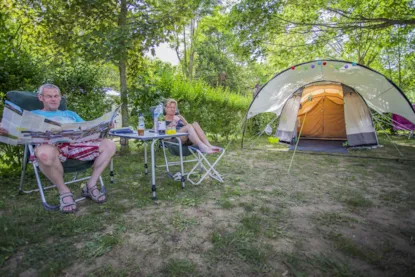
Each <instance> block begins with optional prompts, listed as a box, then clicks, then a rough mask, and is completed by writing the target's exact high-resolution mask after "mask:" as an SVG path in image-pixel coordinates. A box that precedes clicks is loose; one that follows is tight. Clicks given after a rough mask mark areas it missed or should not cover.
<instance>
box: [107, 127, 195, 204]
mask: <svg viewBox="0 0 415 277" xmlns="http://www.w3.org/2000/svg"><path fill="white" fill-rule="evenodd" d="M110 135H111V136H114V137H120V138H125V139H136V140H141V141H143V142H144V170H145V173H146V174H147V168H148V166H147V144H146V143H147V142H148V141H151V148H150V149H151V191H152V198H153V200H156V199H157V195H156V190H157V187H156V159H155V154H154V144H155V143H156V142H157V141H159V140H162V139H169V138H176V140H177V142H178V145H179V152H180V155H179V156H180V174H181V182H182V188H184V186H185V185H184V182H185V176H184V169H183V154H182V153H183V152H182V143H181V140H180V137H184V136H187V135H188V134H187V133H176V134H173V135H168V134H158V133H154V132H151V131H150V130H146V131H145V132H144V135H143V136H139V135H138V134H137V132H136V131H135V132H133V133H117V130H116V129H113V130H111V131H110Z"/></svg>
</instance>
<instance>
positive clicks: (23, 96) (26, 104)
mask: <svg viewBox="0 0 415 277" xmlns="http://www.w3.org/2000/svg"><path fill="white" fill-rule="evenodd" d="M6 97H7V99H8V100H9V101H10V102H13V103H14V104H16V105H17V106H19V107H20V108H22V109H23V110H27V111H33V110H41V109H43V103H42V102H40V101H39V99H38V98H37V93H33V92H28V91H16V90H15V91H9V92H7V94H6ZM66 105H67V101H66V98H65V97H62V98H61V103H60V105H59V110H63V111H64V110H66Z"/></svg>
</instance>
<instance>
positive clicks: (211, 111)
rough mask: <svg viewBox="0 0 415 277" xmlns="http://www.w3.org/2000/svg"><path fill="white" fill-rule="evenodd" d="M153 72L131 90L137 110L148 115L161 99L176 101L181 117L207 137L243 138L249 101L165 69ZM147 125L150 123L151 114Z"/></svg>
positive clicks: (247, 98)
mask: <svg viewBox="0 0 415 277" xmlns="http://www.w3.org/2000/svg"><path fill="white" fill-rule="evenodd" d="M154 70H155V71H154V72H153V73H152V74H148V75H147V76H146V75H144V76H142V77H141V78H140V79H138V82H136V83H135V84H133V85H132V86H131V87H133V88H134V91H130V95H131V99H132V100H133V103H134V105H135V107H134V109H137V108H139V109H141V110H142V111H148V110H149V108H150V107H151V106H154V105H155V104H157V103H158V102H159V101H161V100H162V99H166V98H174V99H176V100H177V101H178V103H179V104H178V108H179V110H180V113H181V114H182V115H184V117H185V118H186V119H187V120H188V121H189V122H193V121H197V122H199V124H200V125H201V126H202V127H203V129H204V130H206V131H207V132H208V133H212V134H215V135H217V136H219V135H221V136H224V137H226V138H229V137H230V136H231V135H233V134H240V132H241V126H242V120H243V118H244V116H245V113H246V111H247V109H248V106H249V104H250V101H251V98H250V97H246V96H241V95H238V94H235V93H232V92H230V91H229V90H228V89H223V88H220V87H218V88H212V87H210V86H209V85H207V84H206V83H205V82H203V81H193V82H192V81H189V80H187V79H186V78H184V77H182V76H180V75H178V74H175V72H174V71H173V70H171V69H169V68H166V67H157V66H155V67H154ZM151 75H152V76H154V78H150V76H151ZM150 82H151V83H150ZM135 122H136V121H134V122H132V124H135ZM147 122H151V115H150V114H149V113H147Z"/></svg>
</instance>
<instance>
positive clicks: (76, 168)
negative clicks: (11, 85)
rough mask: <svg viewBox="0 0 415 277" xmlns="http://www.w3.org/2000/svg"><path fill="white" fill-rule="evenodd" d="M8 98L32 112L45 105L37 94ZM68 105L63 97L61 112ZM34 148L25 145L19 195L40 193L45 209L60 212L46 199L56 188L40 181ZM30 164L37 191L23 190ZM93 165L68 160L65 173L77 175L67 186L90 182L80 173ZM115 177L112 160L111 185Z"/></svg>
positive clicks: (9, 94) (23, 93) (9, 95)
mask: <svg viewBox="0 0 415 277" xmlns="http://www.w3.org/2000/svg"><path fill="white" fill-rule="evenodd" d="M6 97H7V99H8V100H9V101H10V102H13V103H14V104H16V105H18V106H19V107H21V108H22V109H23V110H28V111H32V110H38V109H42V108H43V104H42V102H40V101H39V99H38V98H37V94H36V93H32V92H26V91H9V92H7V94H6ZM66 104H67V101H66V98H64V97H62V99H61V103H60V106H59V109H60V110H66ZM34 146H35V145H32V144H26V145H25V149H24V154H23V158H22V172H21V176H20V185H19V193H20V194H22V193H31V192H35V191H39V193H40V198H41V200H42V204H43V207H44V208H45V209H46V210H58V209H59V205H50V204H49V203H48V202H47V201H46V197H45V194H44V191H45V190H47V189H50V188H54V187H55V185H54V184H52V185H50V186H46V187H44V186H43V184H42V182H41V179H40V175H39V169H38V166H37V162H36V161H30V160H29V156H34ZM28 163H31V164H32V165H33V170H34V172H35V176H36V182H37V186H38V188H37V189H32V190H24V189H23V186H24V177H25V173H26V168H27V164H28ZM93 163H94V161H78V160H72V159H68V160H67V161H65V162H64V163H62V166H63V169H64V172H65V173H75V175H74V177H73V178H72V180H70V181H68V182H65V184H66V185H68V184H72V183H77V182H81V181H85V180H88V179H89V178H90V176H87V177H83V178H78V173H80V172H82V171H85V170H87V169H89V168H90V167H91V166H92V165H93ZM113 176H114V173H113V161H112V160H111V164H110V179H111V183H113ZM99 181H100V183H101V192H102V193H105V191H106V189H105V185H104V182H103V180H102V178H101V176H100V177H99ZM83 199H85V198H84V197H80V198H77V199H76V200H75V201H76V202H78V201H81V200H83Z"/></svg>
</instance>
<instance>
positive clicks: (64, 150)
mask: <svg viewBox="0 0 415 277" xmlns="http://www.w3.org/2000/svg"><path fill="white" fill-rule="evenodd" d="M101 142H102V139H96V140H89V141H85V142H76V143H58V144H56V145H55V146H56V148H57V149H58V151H59V160H60V161H61V162H65V161H66V160H67V159H74V160H80V161H92V160H95V159H96V158H97V157H98V156H99V154H100V153H99V145H100V144H101ZM30 158H31V159H34V158H35V157H30Z"/></svg>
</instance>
